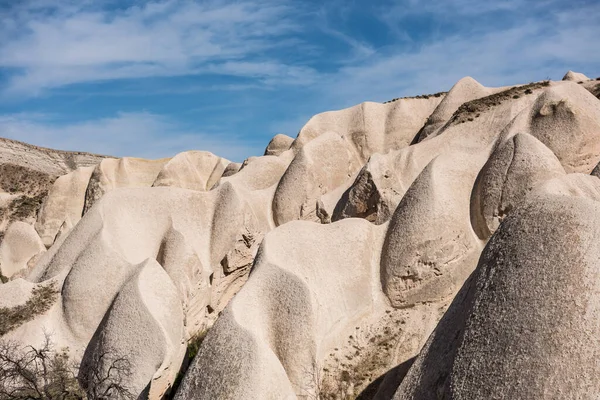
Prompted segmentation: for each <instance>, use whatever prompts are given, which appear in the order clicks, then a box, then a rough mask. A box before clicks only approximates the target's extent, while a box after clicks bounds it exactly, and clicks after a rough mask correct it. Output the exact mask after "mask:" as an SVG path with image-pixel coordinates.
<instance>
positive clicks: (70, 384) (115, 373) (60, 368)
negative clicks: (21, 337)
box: [0, 333, 135, 400]
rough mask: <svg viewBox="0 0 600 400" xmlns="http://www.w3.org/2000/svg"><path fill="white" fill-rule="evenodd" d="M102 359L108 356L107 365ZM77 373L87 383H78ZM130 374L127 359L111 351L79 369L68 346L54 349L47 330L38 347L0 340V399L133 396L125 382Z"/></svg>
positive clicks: (72, 399) (93, 399)
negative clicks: (71, 356) (84, 378)
mask: <svg viewBox="0 0 600 400" xmlns="http://www.w3.org/2000/svg"><path fill="white" fill-rule="evenodd" d="M103 358H110V360H111V361H110V363H109V364H108V368H104V367H103V365H105V364H103V362H102V361H103V360H102V359H103ZM78 372H79V374H84V375H85V376H86V377H87V378H88V379H87V380H86V384H84V385H82V384H80V380H79V379H78ZM130 375H131V365H130V363H129V361H128V360H127V359H126V358H123V357H115V356H114V355H113V354H110V352H106V353H101V354H100V355H99V356H98V357H97V359H95V360H92V362H90V363H87V365H86V366H85V368H83V367H82V368H81V369H80V368H79V367H78V366H77V365H76V364H74V363H73V362H72V360H71V359H70V356H69V349H68V348H62V349H55V347H54V344H53V342H52V340H51V336H50V335H49V334H47V333H46V334H45V335H44V341H43V343H42V345H41V346H40V347H39V348H36V347H33V346H22V345H21V344H19V343H17V342H14V341H8V340H2V341H0V400H38V399H39V400H42V399H43V400H83V399H87V400H100V399H102V400H108V399H134V398H135V396H134V395H133V393H131V391H130V390H129V389H128V388H127V386H126V385H125V383H124V382H125V381H126V380H127V378H128V377H129V376H130Z"/></svg>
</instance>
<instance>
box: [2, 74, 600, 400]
mask: <svg viewBox="0 0 600 400" xmlns="http://www.w3.org/2000/svg"><path fill="white" fill-rule="evenodd" d="M599 97H600V80H592V79H589V78H587V77H586V76H585V75H583V74H579V73H575V72H572V71H569V72H568V73H567V74H566V75H565V77H564V79H563V80H562V81H557V82H554V81H541V82H535V83H530V84H524V85H517V86H507V87H500V88H487V87H484V86H483V85H481V84H479V83H478V82H477V81H475V80H474V79H472V78H469V77H467V78H464V79H461V80H460V81H459V82H457V83H456V84H455V85H454V86H453V87H452V88H451V89H450V90H449V91H448V92H441V93H437V94H435V95H422V96H417V97H412V98H402V99H394V100H393V101H390V102H386V103H383V104H380V103H372V102H368V103H363V104H360V105H357V106H354V107H351V108H348V109H345V110H339V111H330V112H325V113H323V114H318V115H316V116H314V117H313V118H311V119H310V120H309V121H308V122H307V123H306V125H305V126H304V127H303V128H302V129H301V130H300V132H299V133H298V135H297V137H296V138H295V139H293V138H291V137H289V136H286V135H282V134H280V135H277V136H275V137H274V138H273V139H272V140H271V142H270V143H269V144H268V146H267V148H266V150H265V153H264V155H263V156H260V157H251V158H248V159H247V160H245V161H244V162H243V163H235V162H231V161H229V160H226V159H224V158H221V157H219V156H217V155H214V154H211V153H209V152H203V151H187V152H184V153H180V154H178V155H176V156H174V157H172V158H168V159H160V160H145V159H139V158H129V157H126V158H112V157H104V156H96V155H92V154H86V153H68V152H60V151H54V150H49V149H41V148H38V147H35V146H29V145H26V144H23V143H20V142H14V141H9V140H4V139H3V140H2V141H1V142H0V176H1V179H0V187H1V189H2V192H1V193H0V200H1V201H2V207H3V208H2V212H3V214H2V215H3V220H2V225H1V226H0V228H2V234H3V238H2V242H1V243H0V271H1V273H2V276H3V280H4V281H6V283H4V284H2V285H0V313H2V312H4V313H6V312H9V311H10V310H11V309H15V307H19V306H21V305H23V304H26V302H28V300H29V299H31V298H32V297H33V296H34V294H35V293H37V292H36V290H39V288H41V287H47V286H48V285H54V287H56V288H57V291H58V294H57V296H56V299H55V301H54V302H53V303H52V304H51V305H50V306H49V307H47V308H43V309H39V310H37V311H35V312H33V314H32V315H31V316H29V317H28V318H24V319H23V320H22V321H21V322H19V323H18V324H15V326H11V327H10V328H6V329H2V332H3V333H4V336H3V337H2V340H14V341H17V342H19V343H21V344H23V345H31V346H36V345H37V344H38V343H40V342H41V341H42V340H43V339H44V335H45V334H46V333H47V332H52V338H53V340H54V341H55V342H56V346H57V347H64V346H68V348H69V352H70V355H71V357H72V358H73V359H74V360H77V362H79V363H82V365H83V364H86V363H88V364H89V363H92V362H95V363H100V364H101V365H99V368H100V369H102V368H109V367H110V365H109V363H108V361H107V360H105V359H103V358H102V357H99V355H103V354H107V351H108V350H110V353H111V354H112V357H124V358H126V359H127V360H129V361H130V363H131V366H132V370H131V373H130V374H128V375H127V376H126V377H125V384H126V385H127V386H128V388H129V389H130V390H131V392H132V393H134V394H135V396H139V397H140V398H146V397H149V398H150V399H161V398H175V399H179V400H187V399H351V398H360V399H482V398H485V399H509V398H510V399H513V398H519V399H541V398H577V399H590V400H591V399H597V398H598V397H599V396H600V384H599V382H600V366H599V365H600V364H598V361H597V360H598V357H599V356H600V355H599V354H598V353H597V351H598V349H599V348H600V339H599V334H600V328H599V327H600V324H599V321H600V319H599V318H600V287H599V283H598V282H600V281H599V279H598V276H599V271H600V247H599V244H598V240H597V238H598V232H597V231H598V229H600V228H599V227H600V180H599V177H600V172H599V171H600V167H599V166H598V164H599V162H600V100H599ZM15 199H21V200H19V201H20V202H21V203H22V202H25V203H26V204H25V206H23V205H15V201H16V200H15ZM21 203H19V204H21ZM23 208H26V210H22V209H23ZM596 219H598V220H599V221H596ZM0 316H1V315H0ZM204 335H206V337H205V338H204V340H203V341H202V342H201V345H200V347H199V349H198V351H197V354H196V355H195V357H194V358H193V360H192V361H191V364H189V365H188V362H189V358H190V357H189V354H190V348H189V346H188V343H191V342H194V343H196V342H197V338H198V337H204ZM186 353H187V355H186ZM99 360H102V361H99ZM184 373H185V374H184ZM183 374H184V376H183V378H182V375H183ZM79 379H80V381H82V383H84V384H85V380H86V379H87V377H86V376H85V375H81V374H80V376H79Z"/></svg>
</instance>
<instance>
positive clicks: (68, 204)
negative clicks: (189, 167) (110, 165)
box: [35, 167, 94, 247]
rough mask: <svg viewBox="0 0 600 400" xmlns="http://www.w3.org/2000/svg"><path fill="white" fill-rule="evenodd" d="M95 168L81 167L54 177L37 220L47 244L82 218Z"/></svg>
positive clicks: (38, 230) (49, 244) (37, 229)
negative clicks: (54, 179) (56, 177)
mask: <svg viewBox="0 0 600 400" xmlns="http://www.w3.org/2000/svg"><path fill="white" fill-rule="evenodd" d="M93 171H94V167H81V168H78V169H76V170H75V171H73V172H70V173H68V174H66V175H63V176H61V177H59V178H58V179H57V180H56V181H54V184H53V185H52V187H51V188H50V191H49V192H48V197H46V199H45V200H44V202H43V203H42V207H41V209H40V212H39V214H38V218H37V221H36V223H35V229H36V231H37V232H38V233H39V235H40V237H41V238H42V241H43V242H44V245H45V246H46V247H50V246H51V245H52V244H53V243H54V241H55V240H56V238H57V235H58V234H59V231H61V229H62V232H61V233H62V234H64V233H65V230H66V229H70V228H72V227H73V226H74V225H76V224H77V222H79V220H80V219H81V215H82V214H83V206H84V202H85V192H86V190H87V187H88V183H89V180H90V177H91V176H92V172H93Z"/></svg>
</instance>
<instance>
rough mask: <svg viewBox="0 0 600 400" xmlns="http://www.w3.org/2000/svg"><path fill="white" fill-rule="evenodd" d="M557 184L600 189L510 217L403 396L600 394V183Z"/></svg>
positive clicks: (538, 203) (540, 200)
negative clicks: (599, 234)
mask: <svg viewBox="0 0 600 400" xmlns="http://www.w3.org/2000/svg"><path fill="white" fill-rule="evenodd" d="M556 181H562V182H563V183H564V185H563V186H572V187H576V186H579V183H580V182H581V181H587V184H588V185H590V186H595V187H596V189H595V191H594V194H592V195H586V196H584V197H582V196H570V195H569V194H563V193H544V191H540V192H539V196H538V197H537V198H536V199H535V200H532V201H529V202H527V204H526V205H524V206H522V207H520V208H518V209H516V210H515V211H513V213H512V214H511V215H509V216H508V217H507V219H506V220H505V221H504V222H503V224H502V225H501V226H500V228H499V230H498V231H496V233H495V234H494V235H493V236H492V238H491V240H490V242H489V243H488V245H487V247H486V249H485V251H484V252H483V255H482V257H481V259H480V261H479V265H478V267H477V270H476V272H475V273H474V275H473V277H472V278H471V279H470V280H469V281H468V282H467V284H466V285H465V287H464V288H463V290H462V293H461V294H459V295H458V296H457V298H456V299H455V300H454V303H453V304H452V305H451V307H450V309H449V310H448V313H447V314H446V316H444V318H443V319H442V321H441V322H440V324H439V325H438V327H437V328H436V331H435V332H434V333H433V334H432V336H431V337H430V339H429V341H428V343H427V344H426V346H425V347H424V349H423V350H422V351H421V354H420V355H419V357H418V359H417V360H416V362H415V363H414V365H413V366H412V368H411V370H410V371H409V373H408V375H407V377H406V378H405V379H404V381H403V382H402V384H401V385H400V387H399V389H398V391H397V393H396V395H395V397H394V399H396V400H400V399H415V398H418V399H439V398H449V399H474V398H486V399H506V398H520V399H540V398H565V397H568V398H578V399H595V398H597V397H598V394H599V393H600V385H599V383H598V380H597V379H596V377H597V376H598V374H599V373H600V370H599V367H598V363H597V362H596V357H595V355H596V354H597V353H598V350H597V348H598V347H599V343H598V339H597V338H598V334H599V333H600V332H599V328H598V324H597V320H598V317H599V316H600V307H599V306H598V304H599V299H598V293H599V292H600V290H599V288H598V269H597V261H598V258H599V256H600V247H599V246H598V241H597V237H596V231H597V227H598V224H599V223H600V221H599V220H598V215H600V202H599V201H600V197H598V195H597V194H598V193H600V181H598V180H597V179H596V178H594V177H589V176H587V177H586V176H581V180H580V181H578V180H577V181H575V182H570V183H569V181H571V178H570V177H569V176H566V177H564V178H557V180H556ZM558 226H560V227H561V229H557V227H558ZM566 243H568V244H569V245H568V246H565V244H566ZM548 260H552V262H548ZM557 366H560V367H557Z"/></svg>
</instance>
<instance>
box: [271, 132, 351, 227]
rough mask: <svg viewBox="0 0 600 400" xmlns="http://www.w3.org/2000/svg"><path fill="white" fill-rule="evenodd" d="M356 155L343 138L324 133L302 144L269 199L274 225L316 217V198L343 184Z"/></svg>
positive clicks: (331, 133) (314, 218)
mask: <svg viewBox="0 0 600 400" xmlns="http://www.w3.org/2000/svg"><path fill="white" fill-rule="evenodd" d="M354 163H357V159H356V157H355V156H354V155H353V154H352V151H351V149H348V148H347V146H346V143H345V142H344V140H343V139H342V138H341V137H340V136H339V135H338V134H336V133H333V132H328V133H325V134H323V135H321V136H319V137H318V138H316V139H314V140H312V141H310V142H309V143H308V144H306V145H305V146H304V147H302V148H301V149H300V150H299V152H298V154H296V157H295V158H294V160H293V161H292V163H291V164H290V165H289V167H288V168H287V170H286V172H285V174H284V175H283V176H282V178H281V180H280V181H279V184H278V186H277V190H276V191H275V196H274V198H273V220H274V222H275V224H276V225H281V224H284V223H286V222H289V221H293V220H298V219H308V220H316V219H317V216H316V207H317V201H318V199H319V198H320V197H321V196H322V195H324V194H325V193H327V192H329V191H331V190H333V189H335V188H336V187H338V186H340V185H343V184H344V182H345V181H347V180H348V179H349V178H350V177H351V176H352V173H353V170H352V165H353V164H354Z"/></svg>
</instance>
